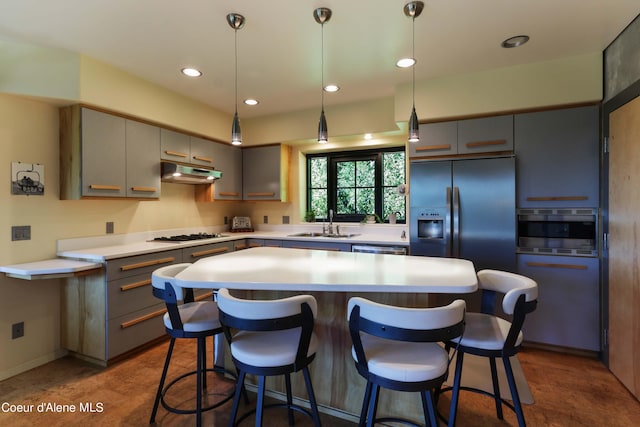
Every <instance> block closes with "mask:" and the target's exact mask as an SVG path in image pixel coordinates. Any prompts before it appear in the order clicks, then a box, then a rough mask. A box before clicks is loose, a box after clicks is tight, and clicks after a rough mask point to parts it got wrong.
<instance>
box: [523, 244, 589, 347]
mask: <svg viewBox="0 0 640 427" xmlns="http://www.w3.org/2000/svg"><path fill="white" fill-rule="evenodd" d="M517 259H518V273H520V274H522V275H524V276H527V277H530V278H532V279H533V280H535V281H536V282H537V283H538V306H537V309H536V311H534V312H533V313H531V314H530V315H528V316H527V318H526V320H525V324H524V327H523V332H524V339H525V341H531V342H535V343H541V344H550V345H554V346H560V347H568V348H573V349H579V350H588V351H600V287H599V265H600V264H599V259H598V258H588V257H563V256H544V255H518V256H517Z"/></svg>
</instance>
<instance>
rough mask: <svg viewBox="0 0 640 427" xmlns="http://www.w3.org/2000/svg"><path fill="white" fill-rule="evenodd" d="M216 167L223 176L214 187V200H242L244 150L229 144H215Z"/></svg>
mask: <svg viewBox="0 0 640 427" xmlns="http://www.w3.org/2000/svg"><path fill="white" fill-rule="evenodd" d="M213 146H214V154H213V155H214V159H215V167H216V169H219V170H221V171H222V178H220V179H219V180H217V181H216V182H215V183H214V185H213V187H214V196H213V199H214V200H242V150H241V149H240V148H238V147H234V146H232V145H228V144H218V143H216V144H213Z"/></svg>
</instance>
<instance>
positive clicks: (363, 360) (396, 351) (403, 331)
mask: <svg viewBox="0 0 640 427" xmlns="http://www.w3.org/2000/svg"><path fill="white" fill-rule="evenodd" d="M465 307H466V305H465V302H464V301H463V300H456V301H453V302H452V303H451V304H449V305H447V306H445V307H435V308H404V307H395V306H390V305H384V304H379V303H375V302H372V301H369V300H367V299H364V298H360V297H354V298H351V299H350V300H349V305H348V313H349V315H348V317H349V332H350V334H351V340H352V341H353V347H352V349H351V354H352V356H353V359H354V360H355V364H356V369H357V370H358V373H359V374H360V375H362V376H363V377H364V378H365V379H366V380H367V386H366V389H365V395H364V399H363V401H362V410H361V412H360V424H359V425H360V426H364V425H365V424H366V425H367V426H373V425H374V424H375V423H376V422H389V421H397V422H402V423H405V424H409V425H413V426H418V424H416V423H414V422H413V421H410V420H406V419H403V418H376V413H377V409H378V408H377V407H378V398H379V395H380V387H384V388H387V389H390V390H396V391H405V392H420V395H421V399H422V410H423V413H424V420H425V423H426V425H428V426H432V427H436V426H437V421H436V411H435V408H434V400H433V399H434V390H437V389H439V388H440V387H441V386H442V383H443V382H444V381H445V379H446V376H447V373H448V370H449V363H450V360H451V359H449V354H448V352H447V351H446V350H445V349H444V348H443V346H441V345H439V344H438V343H439V342H446V341H448V340H450V339H452V338H454V337H459V336H460V335H461V334H462V333H463V331H464V312H465Z"/></svg>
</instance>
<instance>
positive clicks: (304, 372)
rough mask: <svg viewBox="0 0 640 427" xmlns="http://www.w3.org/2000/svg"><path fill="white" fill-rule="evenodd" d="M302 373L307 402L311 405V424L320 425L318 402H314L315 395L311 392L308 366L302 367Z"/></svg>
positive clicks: (317, 426) (316, 426) (318, 426)
mask: <svg viewBox="0 0 640 427" xmlns="http://www.w3.org/2000/svg"><path fill="white" fill-rule="evenodd" d="M302 375H303V376H304V383H305V384H306V386H307V394H308V395H309V404H310V405H311V414H312V415H313V424H314V425H315V427H320V413H319V412H318V403H317V402H316V395H315V393H314V392H313V385H312V384H311V375H309V367H308V366H305V367H304V368H302Z"/></svg>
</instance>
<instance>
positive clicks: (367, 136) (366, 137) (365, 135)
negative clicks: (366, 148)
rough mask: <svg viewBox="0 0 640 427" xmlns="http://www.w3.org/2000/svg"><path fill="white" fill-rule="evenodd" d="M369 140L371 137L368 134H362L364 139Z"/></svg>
mask: <svg viewBox="0 0 640 427" xmlns="http://www.w3.org/2000/svg"><path fill="white" fill-rule="evenodd" d="M371 138H373V135H371V134H370V133H365V134H364V139H366V140H369V139H371Z"/></svg>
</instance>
